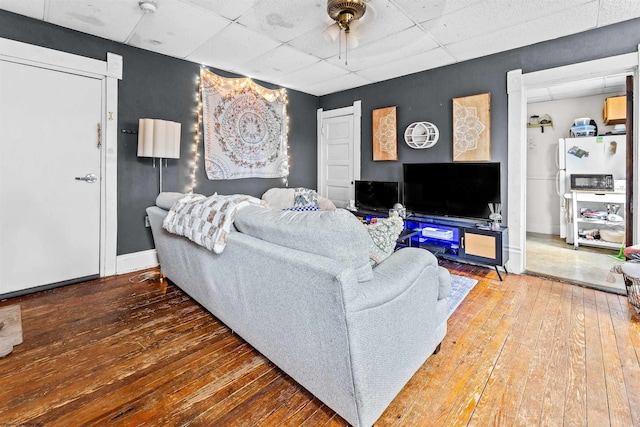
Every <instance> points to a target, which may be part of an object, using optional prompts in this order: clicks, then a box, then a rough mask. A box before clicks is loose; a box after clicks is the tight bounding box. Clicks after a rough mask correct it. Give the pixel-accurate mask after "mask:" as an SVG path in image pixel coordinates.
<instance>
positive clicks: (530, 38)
mask: <svg viewBox="0 0 640 427" xmlns="http://www.w3.org/2000/svg"><path fill="white" fill-rule="evenodd" d="M597 8H598V4H597V3H594V2H591V3H588V4H585V5H584V6H583V7H580V8H577V9H574V10H566V11H563V12H559V13H556V14H552V15H548V16H545V17H543V18H539V19H535V20H531V21H528V22H526V23H523V24H520V25H514V26H512V27H509V28H505V29H502V30H499V31H495V32H492V33H488V34H485V35H482V36H478V37H475V38H473V39H468V40H465V41H461V42H457V43H453V44H449V45H446V46H445V47H446V48H447V49H448V50H449V51H450V52H451V54H452V55H453V56H455V57H456V59H457V60H458V61H464V60H468V59H472V58H478V57H481V56H485V55H490V54H492V53H496V52H502V51H506V50H510V49H515V48H517V47H520V46H528V45H531V44H534V43H539V42H542V41H546V40H551V39H555V38H558V37H562V36H565V35H568V34H574V33H578V32H580V31H586V30H588V29H591V28H594V27H595V25H596V19H597Z"/></svg>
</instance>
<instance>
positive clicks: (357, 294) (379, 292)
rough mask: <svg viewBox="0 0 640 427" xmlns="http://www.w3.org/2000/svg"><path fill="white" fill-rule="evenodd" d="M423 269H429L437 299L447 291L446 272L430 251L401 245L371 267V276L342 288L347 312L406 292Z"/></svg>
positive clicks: (448, 282)
mask: <svg viewBox="0 0 640 427" xmlns="http://www.w3.org/2000/svg"><path fill="white" fill-rule="evenodd" d="M425 270H432V271H431V273H430V274H431V275H432V276H434V286H437V289H438V291H437V295H438V297H437V298H438V299H439V300H440V299H443V298H446V296H447V295H448V294H449V292H450V291H451V277H450V275H449V272H448V271H447V270H446V269H445V268H443V267H440V266H439V265H438V260H437V259H436V257H435V256H433V254H432V253H430V252H429V251H426V250H424V249H418V248H403V249H400V250H398V251H396V252H394V253H392V254H391V255H390V256H389V258H387V259H386V260H384V262H382V263H381V264H379V265H378V266H377V267H376V268H374V269H373V279H371V280H369V281H366V282H360V283H357V285H356V286H353V287H349V288H345V289H344V300H345V304H346V305H347V309H348V311H359V310H366V309H367V308H371V307H376V306H378V305H381V304H384V303H386V302H388V301H391V300H393V299H394V298H396V297H398V296H400V295H401V294H403V293H404V292H405V291H407V290H408V289H409V288H410V287H411V286H412V285H413V284H414V283H415V282H416V280H418V278H419V277H420V276H421V275H422V274H424V272H425Z"/></svg>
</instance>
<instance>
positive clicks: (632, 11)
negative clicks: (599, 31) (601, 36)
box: [598, 0, 640, 27]
mask: <svg viewBox="0 0 640 427" xmlns="http://www.w3.org/2000/svg"><path fill="white" fill-rule="evenodd" d="M638 17H640V1H638V0H603V1H601V2H600V14H599V16H598V26H599V27H601V26H603V25H609V24H614V23H616V22H620V21H625V20H627V19H633V18H638Z"/></svg>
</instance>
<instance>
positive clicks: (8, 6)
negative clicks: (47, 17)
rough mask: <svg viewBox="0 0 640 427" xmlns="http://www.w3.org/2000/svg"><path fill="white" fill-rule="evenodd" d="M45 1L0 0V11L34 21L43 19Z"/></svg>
mask: <svg viewBox="0 0 640 427" xmlns="http://www.w3.org/2000/svg"><path fill="white" fill-rule="evenodd" d="M44 2H45V0H29V1H25V0H0V9H4V10H8V11H9V12H13V13H17V14H19V15H24V16H28V17H30V18H35V19H40V20H42V19H44Z"/></svg>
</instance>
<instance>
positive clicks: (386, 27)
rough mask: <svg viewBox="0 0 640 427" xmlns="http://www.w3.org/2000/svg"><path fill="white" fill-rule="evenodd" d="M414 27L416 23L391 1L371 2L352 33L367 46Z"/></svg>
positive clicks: (353, 26) (373, 0) (361, 43)
mask: <svg viewBox="0 0 640 427" xmlns="http://www.w3.org/2000/svg"><path fill="white" fill-rule="evenodd" d="M414 25H416V22H414V21H413V20H411V19H410V18H409V17H408V16H407V15H406V14H405V13H404V12H403V11H401V10H400V9H398V8H397V7H396V6H395V5H394V4H393V3H391V2H390V1H389V0H370V1H369V2H368V3H367V11H366V12H365V14H364V16H363V17H362V19H360V20H359V21H356V22H354V23H353V24H352V25H351V27H352V30H351V32H352V34H353V35H354V36H356V37H357V38H358V40H359V42H360V45H365V44H367V43H371V42H373V41H376V40H380V39H382V38H385V37H387V36H389V35H391V34H394V33H397V32H399V31H402V30H404V29H406V28H409V27H413V26H414Z"/></svg>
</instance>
